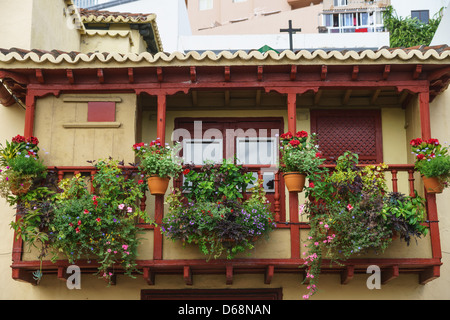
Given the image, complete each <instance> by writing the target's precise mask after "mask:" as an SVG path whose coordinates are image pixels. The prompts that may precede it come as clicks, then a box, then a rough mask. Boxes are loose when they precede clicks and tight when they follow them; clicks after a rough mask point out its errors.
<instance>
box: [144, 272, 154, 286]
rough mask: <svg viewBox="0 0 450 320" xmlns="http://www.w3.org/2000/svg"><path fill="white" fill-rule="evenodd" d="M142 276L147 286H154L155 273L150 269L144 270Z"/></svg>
mask: <svg viewBox="0 0 450 320" xmlns="http://www.w3.org/2000/svg"><path fill="white" fill-rule="evenodd" d="M142 275H143V277H144V280H145V281H146V282H147V284H148V285H149V286H154V285H155V273H154V272H153V271H152V270H151V269H150V268H144V269H143V273H142Z"/></svg>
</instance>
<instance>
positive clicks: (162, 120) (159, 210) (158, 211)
mask: <svg viewBox="0 0 450 320" xmlns="http://www.w3.org/2000/svg"><path fill="white" fill-rule="evenodd" d="M157 117H158V123H157V127H156V135H157V137H158V138H159V140H160V141H161V143H162V144H163V145H164V143H165V140H166V95H165V94H158V115H157ZM163 216H164V195H163V194H158V195H155V223H156V225H157V226H156V227H155V229H154V231H153V232H154V235H153V237H154V238H153V239H154V243H153V259H155V260H161V259H162V256H163V254H162V250H163V248H162V246H163V244H162V240H163V237H162V233H161V227H160V225H161V223H162V219H163Z"/></svg>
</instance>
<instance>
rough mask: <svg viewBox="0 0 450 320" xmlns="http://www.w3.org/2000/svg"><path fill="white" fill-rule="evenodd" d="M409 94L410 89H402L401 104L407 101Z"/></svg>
mask: <svg viewBox="0 0 450 320" xmlns="http://www.w3.org/2000/svg"><path fill="white" fill-rule="evenodd" d="M408 94H409V92H408V90H403V91H402V93H401V94H400V97H399V101H398V102H399V103H400V104H403V102H404V101H405V99H406V98H407V97H408Z"/></svg>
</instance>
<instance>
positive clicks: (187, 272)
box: [183, 266, 193, 286]
mask: <svg viewBox="0 0 450 320" xmlns="http://www.w3.org/2000/svg"><path fill="white" fill-rule="evenodd" d="M183 279H184V283H186V285H187V286H192V284H193V282H192V270H191V267H189V266H184V267H183Z"/></svg>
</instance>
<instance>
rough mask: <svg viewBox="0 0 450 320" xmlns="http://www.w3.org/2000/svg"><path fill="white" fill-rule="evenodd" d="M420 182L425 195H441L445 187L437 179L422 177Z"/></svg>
mask: <svg viewBox="0 0 450 320" xmlns="http://www.w3.org/2000/svg"><path fill="white" fill-rule="evenodd" d="M422 181H423V185H424V187H425V190H426V191H427V193H442V191H444V188H445V186H444V184H443V183H442V182H441V180H440V179H439V177H425V176H422Z"/></svg>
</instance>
